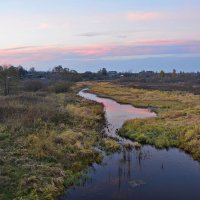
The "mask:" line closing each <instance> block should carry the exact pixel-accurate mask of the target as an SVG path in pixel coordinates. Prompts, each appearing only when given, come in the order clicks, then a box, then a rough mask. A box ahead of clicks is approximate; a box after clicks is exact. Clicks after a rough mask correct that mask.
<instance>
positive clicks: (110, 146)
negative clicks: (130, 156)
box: [101, 138, 121, 153]
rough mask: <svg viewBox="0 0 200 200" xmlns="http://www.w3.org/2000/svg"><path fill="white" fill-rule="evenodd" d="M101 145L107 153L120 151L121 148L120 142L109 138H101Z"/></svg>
mask: <svg viewBox="0 0 200 200" xmlns="http://www.w3.org/2000/svg"><path fill="white" fill-rule="evenodd" d="M101 145H102V147H104V149H105V150H106V152H108V153H111V152H116V151H120V149H121V146H120V144H119V143H118V142H117V141H115V140H113V139H110V138H105V139H103V140H102V143H101Z"/></svg>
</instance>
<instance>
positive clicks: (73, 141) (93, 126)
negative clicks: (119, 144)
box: [0, 92, 104, 200]
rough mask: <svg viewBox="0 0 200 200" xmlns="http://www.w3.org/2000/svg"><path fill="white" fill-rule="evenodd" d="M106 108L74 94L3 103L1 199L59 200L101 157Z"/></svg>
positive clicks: (0, 100)
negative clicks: (100, 143)
mask: <svg viewBox="0 0 200 200" xmlns="http://www.w3.org/2000/svg"><path fill="white" fill-rule="evenodd" d="M103 120H104V112H103V108H102V105H98V104H96V103H94V102H92V101H88V100H84V99H82V98H80V97H78V96H77V95H76V94H75V92H70V93H66V94H55V93H47V92H36V93H30V92H29V93H26V92H25V93H23V94H20V95H16V96H7V97H0V187H1V190H0V199H8V200H10V199H16V200H25V199H30V200H37V199H57V198H58V196H59V195H60V194H61V192H62V191H63V190H64V188H65V187H69V186H70V185H72V184H75V183H78V180H80V179H79V178H80V177H81V174H82V171H83V170H84V169H86V168H87V166H88V165H91V164H92V163H93V162H97V163H99V162H100V161H101V159H102V156H101V154H100V153H98V152H96V151H95V150H93V148H92V147H93V146H95V145H96V144H97V143H98V142H99V140H100V139H101V138H100V134H99V133H98V131H99V130H100V129H101V128H102V124H103Z"/></svg>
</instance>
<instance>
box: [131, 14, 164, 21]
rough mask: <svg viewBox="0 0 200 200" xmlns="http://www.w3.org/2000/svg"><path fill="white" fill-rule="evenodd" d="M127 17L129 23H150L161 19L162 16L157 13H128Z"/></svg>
mask: <svg viewBox="0 0 200 200" xmlns="http://www.w3.org/2000/svg"><path fill="white" fill-rule="evenodd" d="M127 17H128V20H130V21H151V20H158V19H161V18H162V17H163V16H162V14H161V13H159V12H130V13H128V15H127Z"/></svg>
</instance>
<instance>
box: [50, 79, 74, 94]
mask: <svg viewBox="0 0 200 200" xmlns="http://www.w3.org/2000/svg"><path fill="white" fill-rule="evenodd" d="M71 85H72V84H71V83H70V82H67V81H59V82H56V83H55V84H54V85H53V90H54V92H55V93H65V92H69V90H70V87H71Z"/></svg>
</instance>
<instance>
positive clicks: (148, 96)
mask: <svg viewBox="0 0 200 200" xmlns="http://www.w3.org/2000/svg"><path fill="white" fill-rule="evenodd" d="M82 84H87V85H88V86H89V87H90V88H91V91H92V92H94V93H96V94H98V95H102V96H104V97H105V96H107V97H110V98H113V99H115V100H116V101H118V102H121V103H128V104H132V105H133V106H138V107H147V108H151V109H153V110H155V111H156V112H157V114H158V116H157V117H156V118H150V119H135V120H130V121H127V122H126V123H125V124H124V126H123V127H122V129H121V130H120V131H119V134H120V135H121V136H123V137H127V138H130V139H132V140H134V141H138V142H140V143H144V144H152V145H155V146H156V147H157V148H169V147H179V148H182V149H183V150H185V151H187V152H189V153H190V154H191V155H192V156H193V157H194V159H197V160H200V131H199V130H200V126H199V125H198V122H199V121H200V106H199V102H200V95H194V94H192V93H187V92H180V91H174V92H168V91H165V92H163V91H159V90H144V89H136V88H133V87H131V88H130V87H128V86H127V85H126V86H125V85H119V84H112V83H110V82H100V83H95V84H93V83H91V82H87V83H82Z"/></svg>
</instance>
